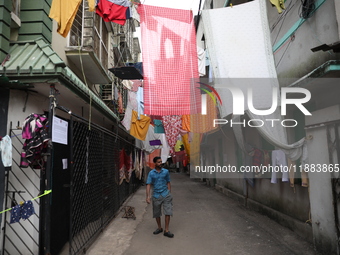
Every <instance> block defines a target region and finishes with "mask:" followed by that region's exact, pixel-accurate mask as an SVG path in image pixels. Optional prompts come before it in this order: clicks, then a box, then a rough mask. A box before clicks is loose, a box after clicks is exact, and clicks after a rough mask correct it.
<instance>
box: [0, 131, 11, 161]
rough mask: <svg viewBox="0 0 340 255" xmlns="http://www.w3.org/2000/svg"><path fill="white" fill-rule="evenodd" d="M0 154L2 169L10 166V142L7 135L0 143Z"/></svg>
mask: <svg viewBox="0 0 340 255" xmlns="http://www.w3.org/2000/svg"><path fill="white" fill-rule="evenodd" d="M0 152H1V160H2V163H3V165H4V167H10V166H12V140H11V138H10V137H9V136H8V135H6V136H4V137H3V138H2V139H1V141H0Z"/></svg>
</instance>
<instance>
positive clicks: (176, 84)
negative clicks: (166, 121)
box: [138, 4, 201, 116]
mask: <svg viewBox="0 0 340 255" xmlns="http://www.w3.org/2000/svg"><path fill="white" fill-rule="evenodd" d="M138 12H139V14H140V18H141V33H142V51H143V73H144V105H145V109H144V111H145V114H148V115H162V116H163V115H182V114H192V113H198V112H200V110H201V96H200V93H199V90H198V89H195V88H196V87H198V86H197V85H198V84H197V83H195V82H194V81H193V80H192V79H193V78H196V79H198V78H199V75H198V59H197V47H196V35H195V27H194V20H193V16H192V12H191V11H189V10H180V9H172V8H164V7H157V6H148V5H143V4H141V5H139V6H138Z"/></svg>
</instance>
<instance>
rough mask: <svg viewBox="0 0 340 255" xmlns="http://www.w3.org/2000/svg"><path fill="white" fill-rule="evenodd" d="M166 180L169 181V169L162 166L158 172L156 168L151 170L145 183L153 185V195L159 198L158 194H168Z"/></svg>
mask: <svg viewBox="0 0 340 255" xmlns="http://www.w3.org/2000/svg"><path fill="white" fill-rule="evenodd" d="M168 182H170V174H169V171H168V170H167V169H164V168H162V169H161V171H160V172H158V171H157V170H156V169H153V170H151V171H150V173H149V174H148V179H147V181H146V184H152V185H153V197H154V198H159V196H162V197H166V196H167V195H168V194H169V190H168V185H167V184H168Z"/></svg>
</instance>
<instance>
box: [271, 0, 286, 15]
mask: <svg viewBox="0 0 340 255" xmlns="http://www.w3.org/2000/svg"><path fill="white" fill-rule="evenodd" d="M270 2H271V3H272V5H275V6H276V9H277V11H278V12H279V13H282V9H286V8H285V3H284V0H270Z"/></svg>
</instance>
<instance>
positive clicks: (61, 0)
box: [49, 0, 82, 37]
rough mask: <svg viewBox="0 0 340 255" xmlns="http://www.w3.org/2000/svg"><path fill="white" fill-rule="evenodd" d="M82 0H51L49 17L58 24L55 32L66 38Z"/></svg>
mask: <svg viewBox="0 0 340 255" xmlns="http://www.w3.org/2000/svg"><path fill="white" fill-rule="evenodd" d="M81 1H82V0H53V2H52V5H51V10H50V14H49V17H50V18H51V19H54V20H55V21H56V22H57V23H58V30H57V32H58V33H59V34H61V35H62V36H63V37H66V36H67V34H68V32H69V31H70V29H71V27H72V24H73V21H74V18H75V17H76V14H77V11H78V8H79V5H80V3H81Z"/></svg>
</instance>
